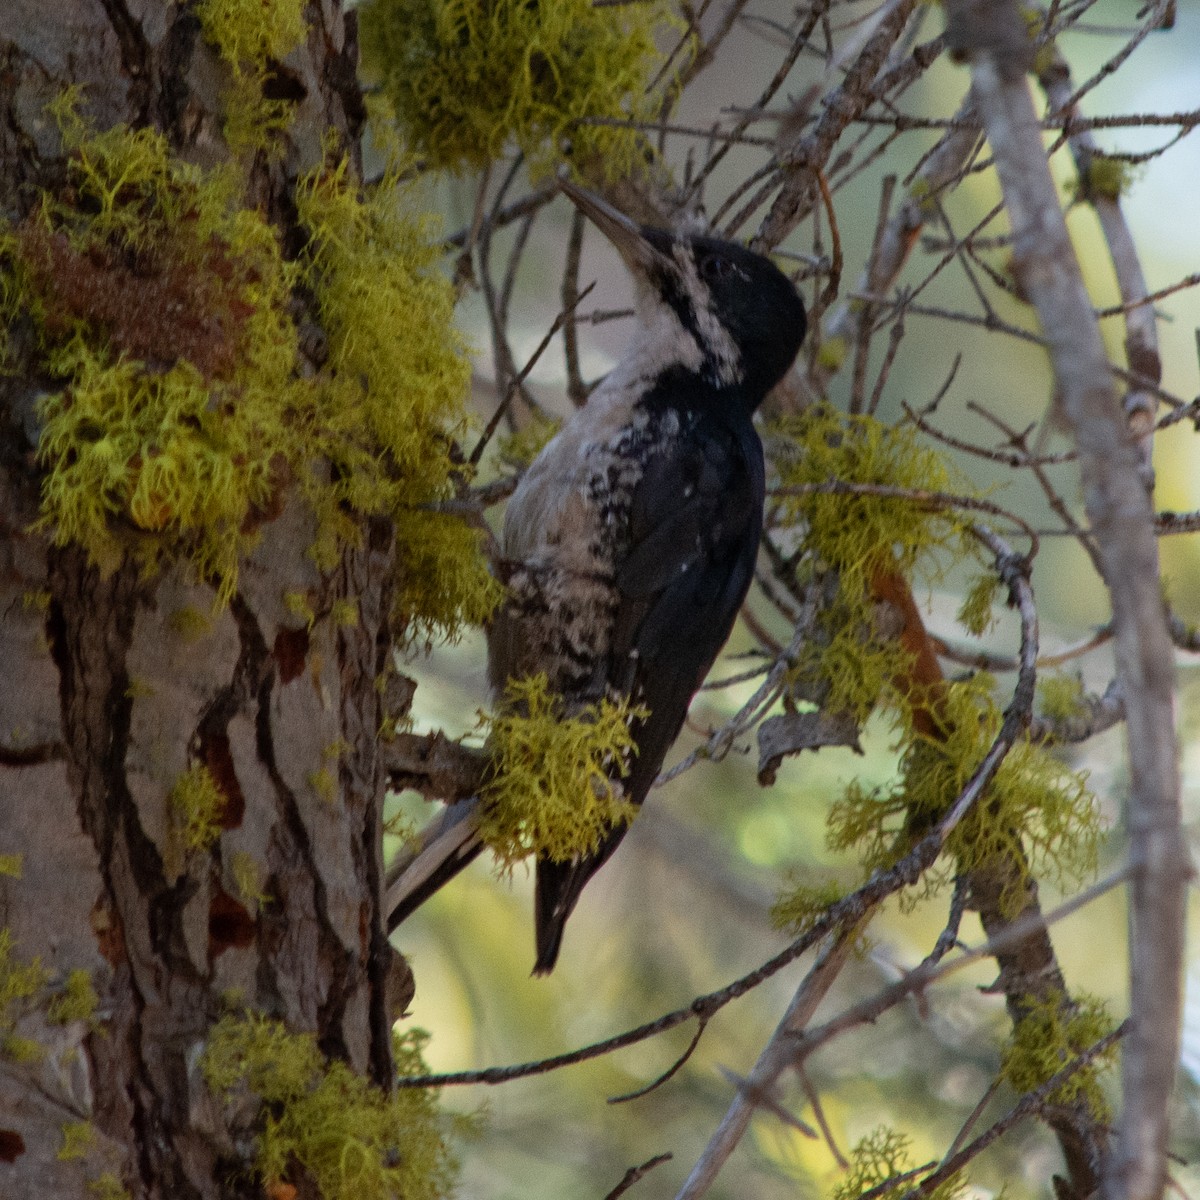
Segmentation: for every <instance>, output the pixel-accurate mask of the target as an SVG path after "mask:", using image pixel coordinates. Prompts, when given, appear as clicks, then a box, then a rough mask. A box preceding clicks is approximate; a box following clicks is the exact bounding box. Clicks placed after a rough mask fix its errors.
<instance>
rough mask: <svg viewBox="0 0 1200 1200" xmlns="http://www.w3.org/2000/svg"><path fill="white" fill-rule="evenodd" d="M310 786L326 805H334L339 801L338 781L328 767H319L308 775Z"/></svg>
mask: <svg viewBox="0 0 1200 1200" xmlns="http://www.w3.org/2000/svg"><path fill="white" fill-rule="evenodd" d="M307 782H308V786H309V787H310V788H312V790H313V791H314V792H316V794H317V795H318V796H319V797H320V798H321V799H322V800H323V801H324V802H325V803H326V804H332V803H333V802H334V801H335V800H336V799H337V780H336V779H335V778H334V776H333V772H332V771H330V770H329V769H328V768H327V767H319V768H318V769H317V770H315V771H309V773H308V780H307Z"/></svg>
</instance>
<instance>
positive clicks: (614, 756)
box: [479, 675, 645, 870]
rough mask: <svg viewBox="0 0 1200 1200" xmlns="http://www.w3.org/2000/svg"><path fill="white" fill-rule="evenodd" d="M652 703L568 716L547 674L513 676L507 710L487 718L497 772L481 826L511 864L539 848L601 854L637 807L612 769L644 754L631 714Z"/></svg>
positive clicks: (557, 855) (569, 854)
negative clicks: (607, 838)
mask: <svg viewBox="0 0 1200 1200" xmlns="http://www.w3.org/2000/svg"><path fill="white" fill-rule="evenodd" d="M644 714H645V710H641V709H635V708H631V707H630V706H629V705H628V703H625V702H622V703H620V704H617V703H613V702H611V701H608V700H603V701H601V702H600V704H598V705H592V706H589V707H588V708H586V709H584V710H583V711H582V712H580V713H578V714H575V715H572V716H567V715H566V714H565V713H564V711H563V705H562V700H561V698H560V697H558V696H555V695H552V694H551V693H550V690H549V683H548V681H547V679H546V676H545V675H537V676H534V677H533V678H530V679H517V680H510V681H509V683H508V686H507V687H506V689H505V696H504V711H502V712H501V713H500V714H498V715H495V716H491V717H487V718H485V719H484V722H483V723H484V727H485V728H487V729H488V731H489V739H488V746H489V749H490V750H491V753H492V764H493V765H492V770H493V774H492V777H491V778H490V779H489V780H488V782H487V783H486V784H485V785H484V788H483V789H482V792H481V799H482V800H483V810H482V816H481V818H480V823H479V831H480V834H481V835H482V837H483V840H484V841H485V842H486V843H487V844H488V845H489V846H490V847H491V849H492V851H493V853H494V854H495V855H496V858H497V860H498V861H499V863H500V865H501V867H502V868H503V869H509V870H511V868H512V867H513V866H514V865H515V864H516V863H518V862H520V861H521V860H522V859H524V858H526V857H527V856H529V855H531V854H536V855H538V856H539V857H546V858H550V859H553V860H555V861H558V862H566V861H569V860H570V859H572V858H574V857H575V856H576V855H580V854H590V853H594V852H595V850H596V849H597V848H598V847H599V845H600V841H601V839H602V838H603V837H604V836H605V834H607V833H608V831H609V830H610V829H611V828H612V827H613V826H614V825H618V824H621V823H623V822H627V821H630V820H632V819H633V816H634V813H635V811H636V810H635V808H634V806H633V805H632V804H630V802H629V801H628V800H626V799H625V797H624V794H623V793H622V791H621V788H620V785H619V784H618V783H614V781H613V778H612V776H613V775H614V774H615V775H617V776H618V777H619V776H623V775H626V774H628V771H629V759H630V756H631V755H632V754H634V753H636V745H635V743H634V739H633V735H632V734H631V733H630V729H629V724H630V721H631V720H635V719H637V718H638V717H642V716H644Z"/></svg>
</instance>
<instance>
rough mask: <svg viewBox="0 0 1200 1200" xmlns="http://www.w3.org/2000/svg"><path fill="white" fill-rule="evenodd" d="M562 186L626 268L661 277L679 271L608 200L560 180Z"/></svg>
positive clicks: (639, 227)
mask: <svg viewBox="0 0 1200 1200" xmlns="http://www.w3.org/2000/svg"><path fill="white" fill-rule="evenodd" d="M558 185H559V187H560V188H561V189H562V190H563V191H564V192H566V194H567V195H568V196H569V197H570V199H571V202H572V203H573V204H574V205H575V207H576V208H577V209H579V211H580V212H581V213H583V214H584V216H586V217H589V218H590V219H591V221H592V224H593V225H595V226H596V228H597V229H599V230H600V232H601V233H602V234H604V236H605V237H606V238H608V240H609V241H610V242H612V244H613V245H614V246H615V247H616V248H617V252H618V253H619V254H620V256H621V257H622V258H623V259H624V260H625V265H626V266H627V267H628V268H629V269H630V270H631V271H633V272H634V273H635V274H638V275H643V276H645V275H656V274H657V275H661V274H663V273H664V272H673V271H674V270H676V267H675V264H674V262H673V261H672V260H671V258H670V257H669V256H668V255H666V254H664V253H663V252H662V251H661V250H659V249H658V248H657V247H656V246H655V245H654V244H653V243H652V242H651V241H650V239H649V238H647V237H646V235H645V233H643V232H642V227H641V226H640V225H639V224H638V223H637V222H636V221H634V220H631V219H630V218H629V217H627V216H626V215H625V214H624V213H623V212H620V211H618V210H617V209H615V208H613V206H612V205H611V204H609V203H608V201H607V200H604V199H602V198H601V197H599V196H597V195H596V193H595V192H589V191H588V190H587V188H582V187H580V186H579V185H578V184H577V183H572V182H571V180H569V179H560V180H559V181H558Z"/></svg>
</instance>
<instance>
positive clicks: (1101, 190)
mask: <svg viewBox="0 0 1200 1200" xmlns="http://www.w3.org/2000/svg"><path fill="white" fill-rule="evenodd" d="M1133 180H1134V169H1133V167H1132V165H1131V164H1130V163H1128V162H1125V161H1124V160H1123V159H1120V158H1110V157H1109V156H1108V155H1106V154H1096V155H1094V156H1093V157H1092V159H1091V161H1090V162H1089V163H1088V167H1087V171H1086V173H1085V174H1083V175H1081V176H1080V177H1079V179H1078V180H1077V181H1076V184H1075V198H1076V199H1077V200H1081V201H1084V202H1087V203H1091V202H1094V201H1096V200H1099V199H1103V200H1119V199H1120V198H1121V197H1122V196H1123V195H1124V194H1125V193H1126V192H1127V191H1128V190H1129V186H1130V184H1131V183H1132V182H1133Z"/></svg>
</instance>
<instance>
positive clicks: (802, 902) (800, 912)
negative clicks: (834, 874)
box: [771, 882, 846, 937]
mask: <svg viewBox="0 0 1200 1200" xmlns="http://www.w3.org/2000/svg"><path fill="white" fill-rule="evenodd" d="M845 894H846V890H845V888H843V887H841V886H840V885H839V884H837V883H832V882H830V883H823V884H817V885H815V886H812V885H808V884H795V885H793V886H791V887H789V888H787V889H786V890H784V891H782V892H780V894H779V895H778V896H777V897H776V899H775V903H774V904H773V905H771V924H772V925H774V926H775V928H776V929H786V930H787V932H788V933H790V934H791V935H792V936H793V937H799V936H800V935H801V934H804V933H807V932H808V931H809V930H810V929H811V928H812V927H813V926H814V925H815V924H816V922H817V920H818V919H819V918H820V917H822V916H823V915H824V914H825V912H826V911H827V910H828V909H829V908H831V907H832V906H833V905H835V904H836V903H837V902H838V901H839V900H841V899H842V898H843V897H844V896H845Z"/></svg>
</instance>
